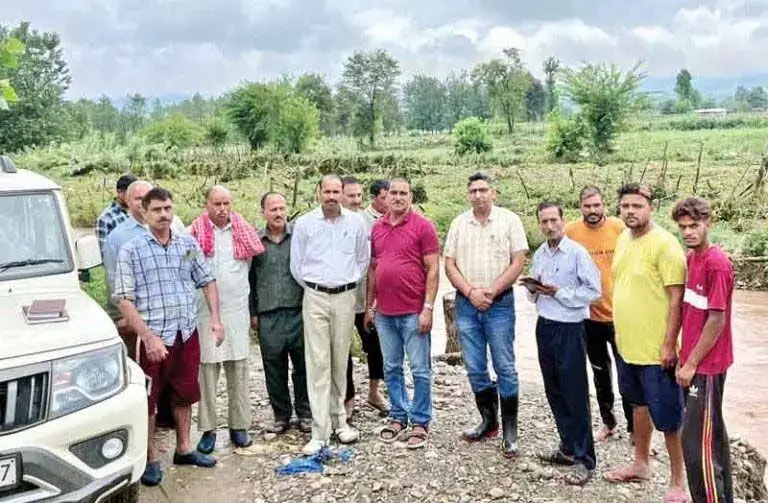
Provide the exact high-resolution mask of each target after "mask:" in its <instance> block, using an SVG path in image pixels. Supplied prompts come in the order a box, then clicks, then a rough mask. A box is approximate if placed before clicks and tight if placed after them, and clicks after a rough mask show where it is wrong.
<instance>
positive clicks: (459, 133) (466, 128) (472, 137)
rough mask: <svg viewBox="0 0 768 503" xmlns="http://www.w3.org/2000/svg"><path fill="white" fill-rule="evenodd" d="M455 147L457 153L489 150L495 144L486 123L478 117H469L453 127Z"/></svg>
mask: <svg viewBox="0 0 768 503" xmlns="http://www.w3.org/2000/svg"><path fill="white" fill-rule="evenodd" d="M453 147H454V150H455V151H456V153H457V154H459V155H464V154H466V153H476V154H480V153H483V152H489V151H490V150H491V149H492V148H493V145H492V144H491V140H490V138H489V137H488V128H487V126H486V124H485V123H484V122H483V121H482V120H480V119H478V118H477V117H467V118H466V119H462V120H460V121H459V122H457V123H456V125H455V126H454V128H453Z"/></svg>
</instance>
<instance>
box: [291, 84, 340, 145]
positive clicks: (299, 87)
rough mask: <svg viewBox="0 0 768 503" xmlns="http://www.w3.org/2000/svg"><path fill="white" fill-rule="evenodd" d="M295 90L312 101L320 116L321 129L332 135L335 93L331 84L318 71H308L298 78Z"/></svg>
mask: <svg viewBox="0 0 768 503" xmlns="http://www.w3.org/2000/svg"><path fill="white" fill-rule="evenodd" d="M294 91H295V92H296V94H297V95H298V96H303V97H305V98H306V99H307V100H308V101H309V102H310V103H312V104H313V105H314V106H315V108H317V111H318V112H319V117H320V129H321V130H322V131H323V133H324V134H326V135H330V134H331V133H332V129H333V105H334V103H333V93H332V92H331V88H330V86H329V85H328V84H327V83H326V82H325V79H324V78H323V76H322V75H320V74H318V73H307V74H304V75H302V76H300V77H299V78H298V79H297V80H296V84H295V86H294Z"/></svg>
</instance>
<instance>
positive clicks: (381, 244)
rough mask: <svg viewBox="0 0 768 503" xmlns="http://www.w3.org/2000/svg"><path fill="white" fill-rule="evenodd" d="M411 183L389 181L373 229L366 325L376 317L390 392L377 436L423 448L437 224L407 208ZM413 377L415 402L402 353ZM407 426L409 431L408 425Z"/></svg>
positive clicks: (427, 411)
mask: <svg viewBox="0 0 768 503" xmlns="http://www.w3.org/2000/svg"><path fill="white" fill-rule="evenodd" d="M411 201H412V194H411V185H410V183H409V182H408V181H406V180H403V179H395V180H392V181H391V182H390V185H389V202H390V206H389V213H388V214H387V215H385V216H384V217H382V218H380V219H379V220H378V221H377V222H376V223H375V224H374V226H373V230H372V231H371V265H370V268H369V271H368V295H367V299H366V305H367V309H366V318H365V322H366V325H369V324H370V323H371V322H372V321H373V320H374V314H375V324H376V331H377V332H378V334H379V340H380V342H381V350H382V354H383V356H384V381H385V382H386V384H387V389H388V390H389V400H390V412H389V422H388V424H387V425H386V426H385V427H384V428H383V429H382V430H381V432H380V434H379V438H380V439H381V440H382V441H383V442H385V443H393V442H395V441H398V440H406V441H407V444H406V445H407V447H408V448H411V449H416V448H419V447H422V446H424V444H425V443H426V441H427V436H428V432H429V422H430V420H431V418H432V391H431V388H432V382H431V373H432V368H431V347H432V341H431V337H430V330H431V329H432V311H433V309H434V301H435V296H436V295H437V285H438V280H439V257H440V241H439V240H438V238H437V230H436V229H435V226H434V225H433V224H432V222H430V221H429V220H427V219H426V218H424V217H423V216H421V215H419V214H418V213H416V212H415V211H413V209H412V208H411ZM404 353H405V354H407V355H408V362H409V363H410V366H411V373H412V375H413V388H414V391H413V401H412V403H411V406H410V408H409V407H408V392H407V390H406V388H405V379H404V377H403V354H404ZM409 423H410V425H411V429H410V433H408V425H409Z"/></svg>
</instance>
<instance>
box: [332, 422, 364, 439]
mask: <svg viewBox="0 0 768 503" xmlns="http://www.w3.org/2000/svg"><path fill="white" fill-rule="evenodd" d="M333 433H334V434H335V435H336V438H338V439H339V442H340V443H342V444H353V443H355V442H357V441H358V440H359V439H360V432H359V431H357V430H356V429H355V428H353V427H351V426H349V425H344V426H342V427H341V428H338V429H337V430H336V431H334V432H333Z"/></svg>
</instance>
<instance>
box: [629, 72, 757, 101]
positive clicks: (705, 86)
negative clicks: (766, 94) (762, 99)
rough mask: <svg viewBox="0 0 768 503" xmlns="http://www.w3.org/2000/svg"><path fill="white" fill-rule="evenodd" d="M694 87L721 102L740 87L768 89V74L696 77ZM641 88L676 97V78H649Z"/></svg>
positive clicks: (694, 77)
mask: <svg viewBox="0 0 768 503" xmlns="http://www.w3.org/2000/svg"><path fill="white" fill-rule="evenodd" d="M693 85H694V86H696V89H698V90H699V91H700V92H701V94H702V96H704V97H711V98H714V99H715V100H718V101H720V100H722V99H725V98H729V97H731V96H733V93H734V92H735V91H736V88H737V87H738V86H740V85H741V86H744V87H746V88H748V89H750V88H753V87H756V86H765V87H767V88H768V73H753V74H748V75H741V76H738V77H735V76H717V77H708V76H696V75H694V76H693ZM641 87H642V89H643V90H644V91H648V92H651V93H653V94H656V95H659V96H666V97H670V98H672V97H674V95H675V77H674V76H671V77H654V76H649V77H647V78H646V79H645V80H644V81H643V84H642V86H641Z"/></svg>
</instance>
